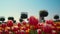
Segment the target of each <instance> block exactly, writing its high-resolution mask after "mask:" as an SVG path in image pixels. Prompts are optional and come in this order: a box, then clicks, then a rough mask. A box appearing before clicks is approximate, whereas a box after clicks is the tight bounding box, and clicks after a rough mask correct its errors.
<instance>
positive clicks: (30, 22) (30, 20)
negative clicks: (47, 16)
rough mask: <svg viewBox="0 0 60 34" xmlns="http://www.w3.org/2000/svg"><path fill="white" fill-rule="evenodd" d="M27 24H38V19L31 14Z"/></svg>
mask: <svg viewBox="0 0 60 34" xmlns="http://www.w3.org/2000/svg"><path fill="white" fill-rule="evenodd" d="M29 24H30V25H37V24H38V19H36V18H35V17H34V16H31V17H30V18H29Z"/></svg>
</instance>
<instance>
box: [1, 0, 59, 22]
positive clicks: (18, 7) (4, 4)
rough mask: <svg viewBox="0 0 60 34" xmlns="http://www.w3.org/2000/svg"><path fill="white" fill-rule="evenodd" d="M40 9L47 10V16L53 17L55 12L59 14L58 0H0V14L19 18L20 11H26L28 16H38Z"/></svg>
mask: <svg viewBox="0 0 60 34" xmlns="http://www.w3.org/2000/svg"><path fill="white" fill-rule="evenodd" d="M40 10H47V11H48V12H49V15H48V17H46V18H45V19H53V16H54V15H55V14H58V15H59V16H60V14H59V13H60V0H0V16H5V17H6V20H7V17H8V16H13V17H14V18H15V20H17V21H18V20H19V17H20V14H21V12H28V16H31V15H33V16H36V17H39V11H40Z"/></svg>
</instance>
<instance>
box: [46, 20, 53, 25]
mask: <svg viewBox="0 0 60 34" xmlns="http://www.w3.org/2000/svg"><path fill="white" fill-rule="evenodd" d="M46 23H47V24H51V25H54V22H53V20H47V21H46Z"/></svg>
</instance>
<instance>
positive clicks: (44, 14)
mask: <svg viewBox="0 0 60 34" xmlns="http://www.w3.org/2000/svg"><path fill="white" fill-rule="evenodd" d="M39 16H40V18H41V20H43V21H44V17H47V16H48V12H47V11H46V10H41V11H40V12H39Z"/></svg>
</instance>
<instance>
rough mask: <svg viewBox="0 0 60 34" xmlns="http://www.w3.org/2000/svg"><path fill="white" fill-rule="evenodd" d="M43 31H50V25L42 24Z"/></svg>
mask: <svg viewBox="0 0 60 34" xmlns="http://www.w3.org/2000/svg"><path fill="white" fill-rule="evenodd" d="M43 31H44V32H45V33H47V32H48V33H50V32H51V31H52V29H51V27H50V26H48V25H45V26H43Z"/></svg>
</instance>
